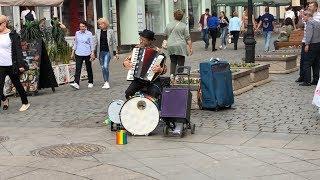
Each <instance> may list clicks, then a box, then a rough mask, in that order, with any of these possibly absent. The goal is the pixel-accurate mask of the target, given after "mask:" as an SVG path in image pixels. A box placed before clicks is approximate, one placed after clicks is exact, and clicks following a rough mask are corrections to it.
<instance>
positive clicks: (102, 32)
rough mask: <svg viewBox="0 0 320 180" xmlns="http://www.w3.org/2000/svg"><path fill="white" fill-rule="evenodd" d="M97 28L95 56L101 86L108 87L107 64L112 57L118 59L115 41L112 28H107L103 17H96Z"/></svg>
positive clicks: (107, 22) (106, 21) (107, 23)
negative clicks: (101, 78) (97, 61)
mask: <svg viewBox="0 0 320 180" xmlns="http://www.w3.org/2000/svg"><path fill="white" fill-rule="evenodd" d="M98 25H99V28H100V29H98V30H97V32H96V41H95V42H96V43H97V58H98V59H99V61H100V65H101V69H102V75H103V79H104V85H103V86H102V88H104V89H109V88H110V84H109V82H110V81H109V74H110V73H109V64H110V61H111V60H112V59H113V58H116V59H118V58H119V57H118V54H117V41H116V38H115V35H114V31H113V29H110V28H109V21H108V20H107V19H105V18H100V19H98Z"/></svg>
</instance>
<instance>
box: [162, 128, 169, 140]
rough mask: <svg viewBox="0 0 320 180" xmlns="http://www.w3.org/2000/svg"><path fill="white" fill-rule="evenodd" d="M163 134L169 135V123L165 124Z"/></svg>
mask: <svg viewBox="0 0 320 180" xmlns="http://www.w3.org/2000/svg"><path fill="white" fill-rule="evenodd" d="M163 135H164V136H165V137H167V136H169V127H168V126H167V125H164V126H163Z"/></svg>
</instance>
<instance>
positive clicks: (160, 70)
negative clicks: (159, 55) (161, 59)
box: [152, 65, 162, 73]
mask: <svg viewBox="0 0 320 180" xmlns="http://www.w3.org/2000/svg"><path fill="white" fill-rule="evenodd" d="M152 71H153V72H155V73H161V72H162V67H161V66H160V65H155V66H153V67H152Z"/></svg>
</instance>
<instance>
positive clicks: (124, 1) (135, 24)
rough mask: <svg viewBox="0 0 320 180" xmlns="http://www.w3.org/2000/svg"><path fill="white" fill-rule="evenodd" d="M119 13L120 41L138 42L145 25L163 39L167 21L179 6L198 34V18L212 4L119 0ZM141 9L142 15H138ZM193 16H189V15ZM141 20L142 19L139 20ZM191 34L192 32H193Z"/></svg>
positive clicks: (203, 1)
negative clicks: (139, 33)
mask: <svg viewBox="0 0 320 180" xmlns="http://www.w3.org/2000/svg"><path fill="white" fill-rule="evenodd" d="M118 5H119V6H120V7H118V8H119V12H117V13H118V14H119V16H120V33H118V35H119V36H120V44H121V45H124V46H125V45H132V44H136V43H138V38H139V35H138V32H139V31H142V30H143V29H144V28H148V29H150V30H153V31H154V32H155V33H156V34H157V37H159V38H160V39H162V37H163V33H164V30H165V26H166V24H168V23H170V22H172V21H173V20H174V18H173V12H174V10H176V9H181V10H183V11H184V12H185V16H184V19H183V20H182V21H183V22H185V23H186V24H188V25H190V26H189V27H190V31H191V32H195V33H197V34H198V35H195V36H194V37H197V36H200V34H199V31H198V21H199V18H200V16H201V14H202V13H204V11H205V9H206V8H210V7H211V0H177V1H176V2H174V1H173V0H136V1H132V0H118ZM141 12H142V17H141ZM191 18H192V19H191ZM142 21H143V22H142ZM192 34H194V33H192Z"/></svg>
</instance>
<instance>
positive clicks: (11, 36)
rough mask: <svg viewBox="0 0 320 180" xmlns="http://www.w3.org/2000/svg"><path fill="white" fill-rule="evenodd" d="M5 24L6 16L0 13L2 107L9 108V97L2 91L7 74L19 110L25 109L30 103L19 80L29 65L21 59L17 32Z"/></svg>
mask: <svg viewBox="0 0 320 180" xmlns="http://www.w3.org/2000/svg"><path fill="white" fill-rule="evenodd" d="M7 25H8V18H7V17H6V16H4V15H0V96H1V97H0V98H1V101H2V102H3V107H2V109H3V110H7V109H8V108H9V99H8V98H7V97H6V96H5V95H4V93H3V87H4V83H5V77H6V76H9V77H10V79H11V82H12V83H13V85H14V86H15V88H16V90H17V91H18V93H19V95H20V98H21V101H22V106H21V108H20V109H19V111H26V110H27V109H28V108H29V107H30V104H29V102H28V98H27V93H26V92H25V90H24V88H23V86H22V84H21V82H20V74H21V73H22V72H24V71H26V70H28V68H29V67H28V65H27V64H26V62H25V61H24V60H23V59H22V57H23V56H22V49H21V42H20V37H19V35H18V33H17V32H16V31H14V30H10V29H9V28H8V27H7ZM0 105H1V103H0Z"/></svg>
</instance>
